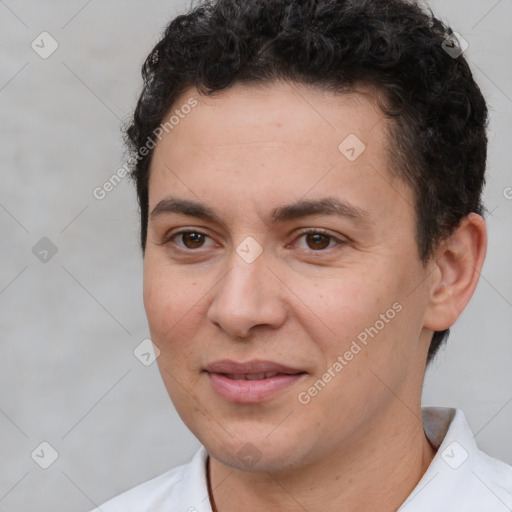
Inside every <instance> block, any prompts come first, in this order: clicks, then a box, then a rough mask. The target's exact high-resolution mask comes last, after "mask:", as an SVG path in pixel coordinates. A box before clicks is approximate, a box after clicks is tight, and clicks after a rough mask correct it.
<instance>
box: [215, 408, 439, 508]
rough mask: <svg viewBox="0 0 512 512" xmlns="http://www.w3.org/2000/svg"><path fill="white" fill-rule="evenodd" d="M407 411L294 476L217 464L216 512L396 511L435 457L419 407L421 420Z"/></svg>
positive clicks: (392, 414)
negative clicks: (250, 471) (256, 471)
mask: <svg viewBox="0 0 512 512" xmlns="http://www.w3.org/2000/svg"><path fill="white" fill-rule="evenodd" d="M397 407H398V409H399V408H400V406H397ZM401 409H402V410H401V411H399V410H390V411H388V413H387V414H386V416H387V417H386V418H379V421H378V422H376V423H375V424H374V425H370V426H369V427H368V428H367V429H366V431H365V432H361V433H359V435H358V436H357V438H353V439H350V441H349V442H346V443H344V444H343V445H340V446H337V447H333V449H332V450H331V451H330V453H329V454H328V455H327V456H322V457H320V458H319V459H318V460H316V461H315V462H313V463H309V464H307V465H304V466H302V467H299V468H294V469H293V470H287V471H283V472H279V473H275V472H274V473H269V472H265V473H248V472H245V471H240V470H237V469H233V468H230V467H227V466H226V465H224V464H222V463H221V462H220V461H218V460H216V459H214V458H211V459H210V461H209V466H208V470H209V471H208V477H209V478H208V484H209V489H208V490H209V493H210V501H211V503H212V509H213V511H214V512H231V511H233V510H244V511H245V512H257V511H261V510H265V511H267V512H274V511H275V512H278V511H281V510H287V511H291V512H295V511H297V512H303V511H304V510H308V512H335V511H336V512H338V511H339V510H343V511H344V512H359V511H360V510H365V511H366V512H388V511H389V512H391V511H396V510H397V509H398V508H399V507H400V505H401V504H402V503H403V502H404V501H405V500H406V498H407V497H408V496H409V494H410V493H411V492H412V490H413V489H414V487H415V486H416V485H417V483H418V482H419V480H420V479H421V477H422V476H423V474H424V473H425V471H426V470H427V468H428V466H429V464H430V462H431V461H432V458H433V457H434V455H435V450H434V449H433V447H432V446H431V445H430V443H429V442H428V440H427V438H426V436H425V434H424V431H423V425H422V423H421V419H420V418H421V410H420V407H419V405H418V407H417V417H415V416H414V413H413V412H411V411H407V415H408V417H407V415H406V417H405V418H404V411H403V409H404V406H403V404H401ZM399 413H400V414H399ZM404 419H405V420H406V421H404Z"/></svg>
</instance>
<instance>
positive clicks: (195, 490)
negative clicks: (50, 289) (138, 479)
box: [91, 447, 208, 512]
mask: <svg viewBox="0 0 512 512" xmlns="http://www.w3.org/2000/svg"><path fill="white" fill-rule="evenodd" d="M206 457H207V453H206V450H205V449H204V447H201V448H200V449H199V450H198V451H197V452H196V454H195V455H194V457H193V459H192V460H191V461H190V462H189V463H188V464H183V465H182V466H178V467H175V468H173V469H170V470H169V471H166V472H165V473H162V474H161V475H159V476H157V477H155V478H153V479H151V480H148V481H147V482H144V483H142V484H140V485H137V486H136V487H133V488H132V489H130V490H128V491H126V492H124V493H122V494H120V495H119V496H116V497H115V498H113V499H111V500H109V501H107V502H106V503H104V504H102V505H101V506H100V507H97V508H95V509H94V510H92V511H91V512H155V511H157V510H168V511H169V512H174V511H175V510H180V511H181V510H183V512H187V510H194V506H193V505H194V503H193V502H192V501H191V496H194V497H195V499H194V502H195V500H197V498H199V497H201V498H205V497H206V498H207V497H208V489H207V485H206V471H205V462H206ZM206 502H207V503H208V500H206ZM183 506H185V508H183V509H182V507H183ZM197 510H198V509H197Z"/></svg>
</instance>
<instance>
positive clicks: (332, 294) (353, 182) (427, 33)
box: [127, 0, 487, 461]
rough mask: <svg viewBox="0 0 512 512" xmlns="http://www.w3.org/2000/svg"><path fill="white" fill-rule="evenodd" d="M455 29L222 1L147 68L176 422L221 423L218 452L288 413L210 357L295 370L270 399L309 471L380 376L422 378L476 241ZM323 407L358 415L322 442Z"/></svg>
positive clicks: (471, 91) (149, 288)
mask: <svg viewBox="0 0 512 512" xmlns="http://www.w3.org/2000/svg"><path fill="white" fill-rule="evenodd" d="M450 33H451V31H450V29H449V28H447V27H446V26H445V25H443V24H442V23H441V22H440V21H439V20H437V19H436V18H435V17H433V15H432V14H431V13H428V12H426V11H424V10H423V9H422V8H421V7H419V6H418V5H417V4H416V3H414V2H410V1H405V0H386V1H384V0H362V1H357V2H355V1H351V0H318V1H315V2H306V1H296V2H292V1H290V0H255V1H251V2H246V1H243V0H219V1H216V2H208V3H204V4H201V5H199V6H198V7H196V8H195V9H194V10H192V11H191V12H190V13H188V14H187V15H184V16H179V17H177V18H176V19H175V20H173V21H172V22H171V23H170V24H169V26H168V28H167V30H166V31H165V34H164V36H163V38H162V39H161V41H160V42H159V43H158V44H157V45H156V47H155V48H154V49H153V51H152V52H151V54H150V55H149V57H148V58H147V60H146V62H145V64H144V67H143V76H144V80H145V84H144V90H143V92H142V94H141V97H140V99H139V102H138V104H137V107H136V111H135V114H134V118H133V121H132V123H131V124H130V126H129V127H128V129H127V140H128V143H129V147H130V149H131V151H132V155H133V157H134V160H133V161H134V168H133V177H134V179H135V182H136V186H137V192H138V199H139V203H140V211H141V243H142V249H143V251H144V252H145V285H144V300H145V306H146V311H147V313H148V320H149V324H150V330H151V334H152V338H153V341H154V343H155V344H156V345H157V346H158V347H159V349H160V350H161V353H162V354H161V356H160V358H159V365H160V369H161V372H162V376H163V378H164V381H165V383H166V386H167V389H168V391H169V393H170V395H171V398H172V399H173V402H174V403H175V405H176V407H177V409H178V412H179V413H180V415H181V416H182V418H183V419H184V421H185V423H187V425H188V426H189V427H190V428H191V430H192V431H193V432H194V433H196V434H197V435H198V437H199V438H200V439H201V440H202V441H203V442H205V439H204V438H205V436H206V434H205V432H206V426H205V425H208V428H213V429H214V430H215V429H216V430H218V431H219V432H220V433H222V431H224V432H225V433H224V434H223V435H224V437H223V435H219V436H218V438H217V440H215V439H211V440H208V439H207V440H206V442H205V444H208V442H210V443H211V446H210V449H211V450H212V451H214V452H215V449H218V450H219V451H222V450H225V449H226V446H225V445H226V442H227V441H226V439H227V438H226V436H227V437H229V436H231V438H233V436H234V438H237V439H240V443H242V444H243V442H242V441H243V440H244V435H243V433H248V432H249V433H250V438H251V439H254V440H255V445H256V446H258V444H257V441H258V440H260V441H261V440H262V439H263V438H265V439H266V437H265V436H264V435H263V434H264V433H265V432H266V433H267V434H268V432H269V431H270V427H271V426H272V425H275V422H276V421H277V419H278V417H281V416H282V417H284V416H285V414H286V412H287V411H285V410H284V409H283V407H281V408H280V407H278V406H279V404H280V403H281V402H280V400H281V398H278V397H276V398H275V399H274V398H272V399H269V400H263V402H262V403H261V404H260V403H258V406H257V407H256V409H255V405H254V404H248V403H243V402H236V401H235V403H231V402H225V401H223V399H221V398H219V396H218V394H216V393H215V391H213V390H212V386H211V383H210V381H209V376H208V372H207V371H206V370H205V368H206V367H207V366H208V365H209V364H210V363H212V362H213V361H216V360H219V359H226V358H229V359H233V360H237V361H247V360H252V359H269V360H273V361H278V362H280V363H283V364H284V363H286V361H288V365H289V366H291V367H293V368H295V369H298V370H301V372H302V373H301V375H300V376H298V377H297V382H296V383H294V384H292V385H291V387H288V388H287V390H285V391H283V392H282V393H284V394H285V395H286V393H295V396H296V397H298V399H297V400H296V401H295V403H294V405H293V407H292V409H293V411H294V414H293V415H292V419H291V420H289V421H290V422H295V423H294V424H295V425H296V426H295V427H294V428H292V429H291V432H292V434H291V435H290V436H289V437H287V438H286V439H288V441H289V442H290V443H292V445H293V444H294V443H295V444H296V443H297V440H298V439H304V435H303V434H304V432H305V431H307V432H309V433H310V437H309V438H308V440H307V441H305V442H304V441H302V443H303V444H304V445H307V446H306V448H304V450H305V451H304V452H303V453H302V455H300V454H299V455H297V457H299V456H302V457H303V460H304V461H305V460H307V457H308V453H321V452H322V448H321V447H320V446H319V445H318V443H328V442H329V441H330V442H331V443H332V442H339V443H341V442H345V441H347V440H348V439H349V438H350V436H355V435H356V432H357V431H358V429H359V431H361V429H362V426H363V425H365V428H370V424H371V422H372V418H375V417H376V416H378V414H379V413H380V412H383V411H384V410H385V408H386V404H390V403H391V402H390V400H392V397H391V396H388V395H389V389H386V387H387V388H390V389H393V390H394V394H395V395H396V394H400V393H403V394H404V396H405V395H407V396H409V397H412V396H413V395H414V393H415V392H416V391H417V390H418V389H420V388H421V382H422V379H423V375H424V370H425V364H426V363H427V361H430V360H432V358H433V357H434V355H435V353H436V352H437V350H438V349H439V346H440V345H441V343H442V342H443V340H444V339H445V338H446V336H447V334H448V332H449V331H448V329H449V327H450V325H452V324H453V322H454V321H455V319H456V317H457V316H458V314H460V312H461V311H462V309H463V307H464V306H465V305H466V303H467V301H468V300H469V298H470V296H471V294H472V292H473V290H474V287H475V286H476V280H477V277H476V273H475V272H471V270H470V267H471V268H473V269H475V268H477V269H478V268H479V267H481V265H482V263H483V258H484V253H485V249H484V247H485V229H484V226H483V220H482V219H481V217H480V214H481V213H482V208H483V207H482V203H481V193H482V188H483V184H484V171H485V161H486V144H487V139H486V123H487V109H486V105H485V101H484V99H483V97H482V95H481V93H480V90H479V88H478V86H477V85H476V84H475V82H474V80H473V78H472V74H471V71H470V69H469V66H468V64H467V62H466V61H465V59H464V57H463V56H462V55H459V56H457V57H453V53H452V54H450V53H448V52H447V51H445V49H444V48H445V44H446V43H445V41H446V38H447V36H448V35H449V34H450ZM187 226H189V229H188V231H189V233H188V234H186V233H185V234H183V233H182V232H181V233H180V234H177V233H178V232H180V228H181V231H183V228H185V227H187ZM301 227H311V228H315V230H316V231H315V232H314V233H309V234H305V233H301V232H300V228H301ZM301 240H302V242H301ZM249 254H250V257H248V256H247V255H249ZM450 286H452V288H450ZM364 333H365V334H366V336H365V334H364ZM354 342H355V344H354ZM349 352H350V353H351V354H352V356H350V354H349ZM343 354H347V358H349V359H348V360H346V359H347V358H345V359H343V358H342V359H343V361H344V362H343V363H342V362H341V361H340V360H339V359H338V356H339V355H343ZM336 361H338V363H339V364H341V365H342V369H339V365H338V366H336V368H335V362H336ZM326 372H327V373H326ZM326 375H330V377H328V376H326ZM323 376H326V377H325V378H323ZM319 380H321V381H322V382H323V383H324V384H325V389H324V387H322V384H321V383H319V382H318V381H319ZM379 380H381V381H384V382H386V386H382V385H381V384H382V383H379ZM325 381H328V382H325ZM331 381H332V383H331ZM315 383H317V385H315ZM315 386H316V387H315ZM375 386H376V387H378V388H379V392H375ZM299 387H300V389H299ZM312 388H315V389H317V391H316V392H315V391H313V389H312ZM320 388H321V389H320ZM308 390H311V392H309V391H308ZM297 391H302V392H305V394H302V395H301V396H302V399H301V398H300V397H299V395H300V393H297ZM320 391H321V393H320ZM317 395H318V396H317ZM280 396H282V395H280ZM308 397H309V398H308ZM386 397H387V398H386ZM312 398H314V400H312ZM418 400H419V397H418ZM304 402H307V404H306V403H304ZM334 403H342V404H343V407H344V408H345V411H346V412H350V413H351V414H348V416H346V417H345V416H344V419H340V418H339V412H337V411H334V410H330V411H329V412H328V413H327V416H328V418H330V419H331V420H332V422H331V425H338V427H336V430H329V429H328V428H327V430H324V431H323V432H320V431H318V432H317V434H318V435H320V434H322V436H323V437H322V441H319V440H318V439H317V436H312V435H311V431H312V429H313V428H315V422H318V421H319V418H320V417H324V418H325V415H326V411H327V409H328V407H329V404H331V406H332V405H333V404H334ZM208 404H210V405H212V406H215V407H214V409H215V410H216V411H218V412H219V418H224V419H226V418H227V420H226V421H227V423H226V428H225V429H224V428H223V427H222V425H221V426H219V421H220V422H222V419H221V420H218V418H216V417H215V413H212V411H209V410H208ZM362 404H364V405H362ZM281 405H282V404H281ZM255 410H257V411H258V412H260V413H261V417H259V418H257V419H255V413H254V411H255ZM315 411H316V413H315ZM315 414H316V415H315ZM198 417H199V418H200V419H197V418H198ZM354 417H357V418H358V420H357V421H356V422H354V421H353V420H352V419H351V418H354ZM293 418H295V419H293ZM306 418H308V419H307V420H306ZM281 419H282V418H281ZM340 422H341V424H342V426H341V431H343V432H345V434H344V436H345V437H343V439H340V438H336V435H338V434H335V432H340V428H339V427H340ZM227 431H229V435H228V434H227V433H226V432H227ZM248 435H249V434H248ZM274 437H275V439H276V441H275V442H276V446H284V445H286V442H284V441H283V439H284V438H281V437H280V436H279V435H278V434H276V435H275V436H274ZM234 438H233V439H234ZM219 439H221V440H222V439H224V445H222V442H221V441H220V440H219ZM283 442H284V444H283ZM240 443H237V442H233V445H232V450H233V453H235V452H236V450H237V449H239V448H240ZM308 443H309V444H308ZM325 446H328V444H325ZM283 450H284V448H283ZM308 450H309V451H308ZM276 453H277V455H276V457H277V458H279V457H282V458H287V460H290V459H289V457H288V455H289V454H288V455H286V454H285V453H284V452H283V453H282V454H280V453H279V452H276ZM285 455H286V457H285Z"/></svg>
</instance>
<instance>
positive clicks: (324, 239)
mask: <svg viewBox="0 0 512 512" xmlns="http://www.w3.org/2000/svg"><path fill="white" fill-rule="evenodd" d="M305 236H306V243H307V244H308V247H309V248H310V249H313V250H322V249H326V248H327V247H329V244H330V241H331V239H332V237H331V236H328V235H324V234H323V233H308V234H306V235H305Z"/></svg>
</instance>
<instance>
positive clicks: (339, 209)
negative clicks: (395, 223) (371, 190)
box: [150, 197, 371, 224]
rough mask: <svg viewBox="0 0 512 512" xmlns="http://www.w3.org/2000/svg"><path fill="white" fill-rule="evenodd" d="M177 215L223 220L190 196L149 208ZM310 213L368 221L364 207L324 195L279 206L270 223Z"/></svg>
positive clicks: (154, 214) (157, 214)
mask: <svg viewBox="0 0 512 512" xmlns="http://www.w3.org/2000/svg"><path fill="white" fill-rule="evenodd" d="M173 213H175V214H180V215H187V216H190V217H196V218H199V219H203V220H207V221H211V222H216V223H218V224H222V223H223V222H222V219H221V218H220V217H219V216H218V215H217V214H216V213H215V212H214V211H213V210H212V209H211V208H209V207H208V206H206V205H204V204H203V203H200V202H196V201H191V200H189V199H179V198H175V197H169V198H167V199H163V200H162V201H160V202H159V203H158V204H157V205H156V206H155V207H154V208H153V210H152V211H151V214H150V218H151V219H155V218H157V217H160V216H161V215H166V214H173ZM311 215H335V216H338V217H344V218H349V219H351V220H353V221H355V222H358V223H361V224H371V220H370V215H369V213H368V212H367V211H366V210H363V209H361V208H359V207H356V206H354V205H351V204H349V203H347V202H346V201H342V200H340V199H338V198H335V197H325V198H322V199H314V200H308V201H304V200H301V201H297V202H295V203H292V204H288V205H283V206H279V207H278V208H275V209H274V210H273V211H272V215H271V217H270V218H271V221H272V223H276V222H284V221H288V220H294V219H299V218H302V217H309V216H311Z"/></svg>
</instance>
